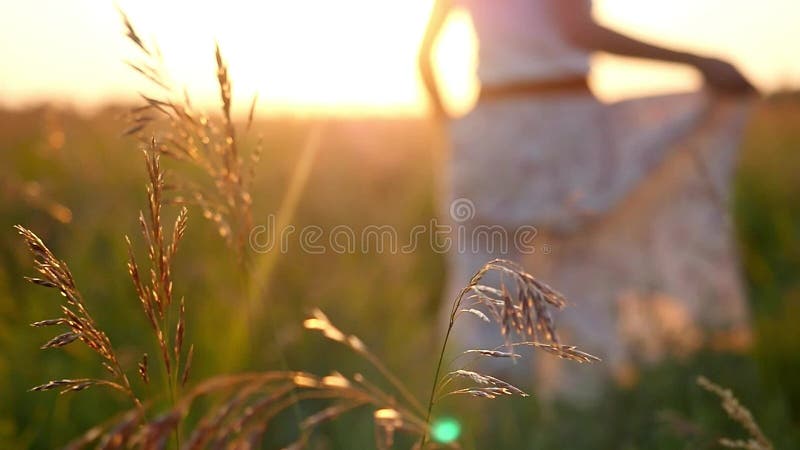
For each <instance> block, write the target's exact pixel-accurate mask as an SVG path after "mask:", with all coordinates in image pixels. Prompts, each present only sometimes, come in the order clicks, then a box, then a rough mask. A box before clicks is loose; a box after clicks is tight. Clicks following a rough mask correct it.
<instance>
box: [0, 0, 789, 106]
mask: <svg viewBox="0 0 800 450" xmlns="http://www.w3.org/2000/svg"><path fill="white" fill-rule="evenodd" d="M487 1H489V0H487ZM722 3H724V4H725V7H722V6H721V5H722ZM767 3H768V4H769V5H770V6H766V4H767ZM118 4H119V6H120V7H121V8H122V9H123V10H124V11H125V12H126V13H127V14H128V15H129V16H130V18H131V19H132V21H133V22H134V24H135V25H136V27H137V28H138V30H139V32H140V34H141V35H142V36H143V37H145V38H147V39H151V40H153V41H156V42H157V43H158V45H159V46H160V48H161V50H162V53H163V54H164V57H165V60H166V64H167V67H168V69H169V71H170V72H171V73H172V75H173V78H174V79H175V80H178V81H180V82H181V83H185V85H186V87H187V89H188V91H189V92H190V93H192V95H193V97H194V99H195V101H196V102H199V103H206V104H211V103H216V101H217V97H218V93H217V88H216V86H215V77H214V70H215V68H214V58H213V48H214V41H215V40H217V41H218V42H219V43H220V45H221V47H222V50H223V53H224V55H225V57H226V59H227V60H228V63H229V67H230V71H231V75H232V78H233V81H234V97H235V99H234V100H235V104H238V106H239V108H240V109H239V111H243V110H244V109H246V108H247V105H249V101H250V98H251V97H252V96H253V95H254V93H256V92H258V93H259V98H260V102H259V105H260V108H259V110H260V112H262V113H275V114H285V113H289V114H315V113H326V114H327V113H332V114H362V113H363V114H370V115H372V114H384V115H397V114H419V113H420V112H422V111H423V110H424V105H425V100H424V95H423V92H422V89H421V83H420V81H419V76H418V73H417V67H416V54H417V51H418V47H419V44H420V41H421V39H422V35H423V32H424V28H425V25H426V22H427V18H428V16H429V14H430V10H431V7H432V5H433V0H402V1H397V0H263V1H261V2H250V1H244V0H229V1H227V2H225V3H224V4H222V3H219V2H205V1H196V0H173V1H169V2H156V1H154V0H136V1H134V0H118ZM596 13H597V16H598V17H599V18H600V19H601V20H602V21H603V22H604V23H608V24H610V25H611V26H613V27H615V28H617V29H620V30H623V31H626V32H630V33H633V34H635V35H640V36H642V37H645V38H647V39H652V40H654V41H655V42H658V43H662V44H667V45H672V46H674V47H675V48H682V49H687V50H692V51H697V52H700V53H704V54H712V55H720V56H723V57H727V56H729V57H731V58H732V59H733V60H734V61H736V62H738V63H740V64H741V66H742V67H743V68H744V69H745V72H746V73H747V74H748V75H751V76H752V77H753V79H754V80H755V81H756V83H757V84H759V86H760V87H762V88H765V89H776V88H780V87H787V86H788V87H791V86H796V85H797V84H798V83H800V63H798V62H797V61H798V60H797V58H795V57H794V54H793V53H792V52H793V51H794V48H793V47H792V46H791V45H786V43H787V42H794V41H796V40H797V38H798V37H800V31H798V28H797V27H796V24H795V21H794V20H793V18H795V17H797V14H798V13H800V3H798V2H796V0H769V1H768V2H765V4H764V5H760V4H757V2H752V1H750V0H725V1H724V2H723V0H709V1H708V2H700V3H698V2H696V1H693V0H675V1H673V2H668V3H663V4H662V3H657V2H656V3H653V2H640V1H638V0H602V1H600V0H598V1H597V3H596ZM720 14H721V15H720ZM717 15H720V16H719V17H717ZM709 17H717V19H715V20H713V21H710V20H708V18H709ZM0 41H2V42H4V43H8V44H9V45H3V46H0V59H2V60H4V61H13V64H11V65H10V66H9V67H7V68H6V69H7V70H3V71H0V102H3V104H9V105H14V104H18V105H19V104H29V103H32V102H33V103H35V102H41V101H56V102H74V103H76V104H78V105H101V104H104V103H106V102H108V101H112V100H131V99H132V98H133V97H135V96H136V92H138V91H142V90H146V89H148V88H149V86H147V84H146V83H145V82H143V81H142V80H139V79H137V77H136V75H135V74H134V73H132V71H131V70H130V69H129V68H127V67H126V66H125V65H124V64H122V60H123V59H133V58H135V57H136V52H135V50H134V49H133V48H131V45H130V44H129V43H128V42H126V40H125V39H124V37H123V36H122V27H121V23H120V20H119V17H118V15H117V11H116V10H115V8H114V3H113V2H97V1H96V0H70V1H69V2H64V1H57V0H29V1H26V2H21V3H20V2H16V3H15V2H6V3H5V4H4V3H0ZM477 48H478V44H477V37H476V35H475V31H474V29H473V27H472V22H471V20H470V17H469V14H468V13H467V12H466V11H464V10H455V11H453V12H452V13H451V16H450V18H449V19H448V22H447V24H446V27H445V29H444V31H443V33H442V35H441V36H440V39H439V42H438V46H437V49H435V52H434V54H435V59H436V61H437V63H436V66H437V68H438V76H439V80H440V82H441V83H440V84H441V85H442V87H443V91H444V96H445V100H446V101H447V103H448V105H449V106H450V110H451V111H452V112H454V113H456V114H459V113H463V112H465V111H467V110H468V109H469V108H470V106H471V105H472V104H473V103H474V100H475V97H476V94H477V91H478V82H477V80H476V78H475V71H474V69H475V65H476V59H477ZM596 62H597V63H598V64H596V65H595V66H594V69H593V78H592V81H593V87H595V88H596V92H598V93H599V94H600V96H601V97H602V98H605V99H617V98H624V97H630V96H632V95H647V94H652V93H655V92H663V91H672V90H680V89H685V88H690V87H692V86H696V85H697V84H698V83H699V78H698V77H697V75H696V73H694V72H693V71H692V70H690V69H688V68H676V67H674V66H670V67H665V66H663V65H661V66H654V65H653V64H650V65H646V64H641V63H632V62H631V61H630V60H624V61H620V60H613V59H609V58H598V59H597V60H596Z"/></svg>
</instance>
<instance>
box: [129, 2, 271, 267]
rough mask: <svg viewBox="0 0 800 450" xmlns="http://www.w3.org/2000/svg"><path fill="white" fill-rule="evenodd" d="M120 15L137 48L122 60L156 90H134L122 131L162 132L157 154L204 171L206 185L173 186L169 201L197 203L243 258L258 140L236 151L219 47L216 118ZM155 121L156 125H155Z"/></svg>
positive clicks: (228, 88) (143, 137)
mask: <svg viewBox="0 0 800 450" xmlns="http://www.w3.org/2000/svg"><path fill="white" fill-rule="evenodd" d="M121 14H122V19H123V23H124V25H125V29H126V32H127V33H126V35H127V37H128V39H129V40H130V41H131V42H132V43H133V44H134V45H135V46H136V48H138V49H139V50H140V52H141V58H140V61H137V62H128V65H129V66H130V67H131V68H132V69H134V70H135V71H136V72H137V73H139V74H141V75H142V76H144V77H145V78H146V79H147V80H149V81H150V82H151V83H153V85H154V86H155V88H156V89H157V91H158V92H160V93H161V94H160V95H156V96H147V95H144V94H140V95H141V97H142V100H143V104H142V105H141V106H138V107H135V108H133V109H131V110H130V112H129V121H130V126H129V128H128V129H127V130H125V132H124V133H123V134H125V135H136V136H137V137H138V138H139V139H140V140H141V141H143V142H147V141H148V140H149V139H150V137H151V136H152V133H154V132H163V136H159V138H158V145H156V146H155V149H156V150H157V151H158V152H159V153H161V154H163V155H165V156H168V157H170V158H172V159H174V160H176V161H180V162H183V163H186V164H188V165H190V166H193V167H195V168H199V169H200V170H201V171H202V172H203V173H205V175H206V176H207V178H208V180H209V181H210V186H200V185H196V184H193V183H189V182H188V181H183V182H182V183H181V184H180V185H179V186H178V188H179V189H178V190H179V195H176V196H175V197H174V198H173V199H172V201H173V202H175V203H178V204H182V205H197V206H199V207H200V208H201V209H202V211H203V217H205V218H206V219H209V220H211V221H213V222H214V223H215V225H216V227H217V230H218V232H219V234H220V236H222V237H223V238H224V239H225V240H226V242H227V243H228V244H229V245H230V246H231V248H233V249H234V250H235V251H236V254H237V256H238V257H239V259H240V261H241V262H243V263H244V262H246V258H247V254H248V248H247V243H248V235H249V233H250V229H251V228H252V225H253V217H252V197H251V195H250V189H251V187H252V180H253V175H254V171H255V166H256V165H257V164H258V162H259V160H260V157H261V145H260V139H259V144H258V145H256V146H255V148H253V149H252V150H251V151H248V152H242V149H241V148H240V147H241V146H240V144H239V140H238V135H237V132H236V127H235V126H234V123H233V119H232V118H231V101H232V100H231V93H232V85H231V80H230V77H229V75H228V67H227V65H226V63H225V60H224V58H223V56H222V52H221V50H220V48H219V46H218V45H217V46H216V48H215V52H214V57H215V59H216V63H217V82H218V84H219V92H220V100H221V111H220V113H221V117H219V118H216V117H213V116H208V115H206V114H204V113H202V112H199V111H196V110H195V109H194V108H193V106H192V102H191V99H190V97H189V93H188V92H187V91H186V90H185V89H183V90H181V89H179V88H178V87H176V85H175V83H173V82H172V81H170V79H169V75H168V74H167V73H166V70H165V69H164V64H163V60H162V56H161V52H160V51H159V50H158V48H157V47H156V46H155V45H152V46H151V45H148V44H146V43H145V42H144V41H143V40H142V39H141V38H140V37H139V35H138V34H137V33H136V30H135V29H134V27H133V25H132V24H131V22H130V20H128V18H127V16H125V14H124V13H121ZM257 98H258V97H257V96H256V97H254V98H253V102H252V104H251V106H250V114H249V117H248V123H247V129H248V130H249V128H250V124H251V123H252V120H253V112H254V110H255V104H256V100H257ZM159 124H160V125H162V126H161V127H160V128H159V127H158V126H157V125H159ZM164 125H165V127H164Z"/></svg>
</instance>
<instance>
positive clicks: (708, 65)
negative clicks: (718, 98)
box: [695, 58, 756, 94]
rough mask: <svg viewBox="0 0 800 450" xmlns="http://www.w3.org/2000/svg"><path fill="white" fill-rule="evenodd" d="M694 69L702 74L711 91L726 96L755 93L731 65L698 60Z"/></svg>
mask: <svg viewBox="0 0 800 450" xmlns="http://www.w3.org/2000/svg"><path fill="white" fill-rule="evenodd" d="M695 67H697V69H698V70H699V71H700V73H702V74H703V77H704V78H705V80H706V83H708V85H709V87H711V89H714V90H716V91H719V92H722V93H726V94H752V93H755V92H756V88H755V87H753V85H752V84H751V83H750V82H749V81H748V80H747V78H745V76H744V75H742V73H741V72H740V71H739V69H737V68H736V67H734V66H733V64H730V63H727V62H725V61H722V60H720V59H715V58H700V59H699V60H698V61H697V62H696V63H695Z"/></svg>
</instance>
